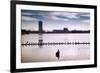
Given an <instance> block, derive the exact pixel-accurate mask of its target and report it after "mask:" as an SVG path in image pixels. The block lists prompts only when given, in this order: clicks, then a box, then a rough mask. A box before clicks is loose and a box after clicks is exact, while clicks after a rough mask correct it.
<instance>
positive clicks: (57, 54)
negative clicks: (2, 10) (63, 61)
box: [56, 49, 60, 59]
mask: <svg viewBox="0 0 100 73" xmlns="http://www.w3.org/2000/svg"><path fill="white" fill-rule="evenodd" d="M56 57H57V58H58V59H59V58H60V51H59V49H58V51H57V52H56Z"/></svg>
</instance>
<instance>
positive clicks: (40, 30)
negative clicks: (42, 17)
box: [39, 21, 43, 32]
mask: <svg viewBox="0 0 100 73" xmlns="http://www.w3.org/2000/svg"><path fill="white" fill-rule="evenodd" d="M42 31H43V29H42V21H39V32H42Z"/></svg>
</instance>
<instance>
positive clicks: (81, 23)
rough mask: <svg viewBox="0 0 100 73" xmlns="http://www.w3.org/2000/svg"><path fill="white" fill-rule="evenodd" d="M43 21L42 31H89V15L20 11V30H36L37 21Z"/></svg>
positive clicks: (81, 13)
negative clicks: (64, 29) (65, 29)
mask: <svg viewBox="0 0 100 73" xmlns="http://www.w3.org/2000/svg"><path fill="white" fill-rule="evenodd" d="M40 20H41V21H43V30H45V31H47V30H49V31H52V30H53V29H63V28H68V29H69V30H89V29H90V13H86V12H67V11H66V12H65V11H64V12H63V11H36V10H21V23H22V29H26V30H38V21H40Z"/></svg>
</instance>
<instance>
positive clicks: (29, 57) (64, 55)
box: [21, 34, 90, 63]
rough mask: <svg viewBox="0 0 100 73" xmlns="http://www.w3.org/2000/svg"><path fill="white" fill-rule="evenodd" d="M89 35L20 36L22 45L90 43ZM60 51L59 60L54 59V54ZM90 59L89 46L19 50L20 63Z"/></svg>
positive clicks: (44, 46)
mask: <svg viewBox="0 0 100 73" xmlns="http://www.w3.org/2000/svg"><path fill="white" fill-rule="evenodd" d="M89 37H90V35H89V34H42V35H40V34H26V35H22V44H23V43H26V42H28V43H38V42H39V40H43V41H42V42H43V43H48V42H90V38H89ZM58 49H59V51H60V53H59V55H60V58H59V59H58V58H57V57H56V55H55V54H56V52H57V51H58ZM89 57H90V45H89V44H87V45H86V44H77V45H75V44H74V45H73V44H71V45H68V44H67V45H64V44H63V45H42V46H39V45H30V46H29V45H23V46H22V50H21V62H22V63H26V62H48V61H67V60H88V59H89Z"/></svg>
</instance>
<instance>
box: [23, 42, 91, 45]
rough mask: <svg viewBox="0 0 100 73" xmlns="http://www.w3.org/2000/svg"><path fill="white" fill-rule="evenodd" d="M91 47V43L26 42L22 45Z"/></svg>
mask: <svg viewBox="0 0 100 73" xmlns="http://www.w3.org/2000/svg"><path fill="white" fill-rule="evenodd" d="M81 44H82V45H89V44H90V42H47V43H43V42H42V43H41V42H38V43H33V42H26V43H22V44H21V45H81Z"/></svg>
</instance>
